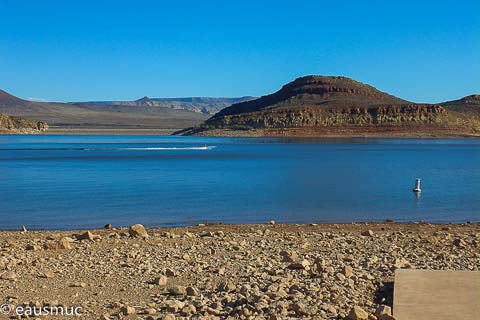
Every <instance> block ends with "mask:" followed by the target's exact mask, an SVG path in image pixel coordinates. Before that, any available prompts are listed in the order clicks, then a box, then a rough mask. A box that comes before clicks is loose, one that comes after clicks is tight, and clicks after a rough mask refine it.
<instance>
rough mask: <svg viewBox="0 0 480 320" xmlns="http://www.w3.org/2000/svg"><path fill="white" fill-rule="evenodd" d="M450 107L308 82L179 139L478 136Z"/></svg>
mask: <svg viewBox="0 0 480 320" xmlns="http://www.w3.org/2000/svg"><path fill="white" fill-rule="evenodd" d="M452 103H453V102H452ZM447 104H448V103H447ZM447 104H445V106H442V105H440V104H437V105H435V104H417V103H413V102H409V101H406V100H403V99H400V98H397V97H395V96H392V95H389V94H387V93H384V92H381V91H379V90H377V89H375V88H374V87H372V86H369V85H366V84H363V83H361V82H358V81H355V80H352V79H349V78H346V77H331V76H306V77H301V78H298V79H296V80H294V81H293V82H290V83H288V84H286V85H284V86H283V87H282V88H281V89H280V90H279V91H277V92H275V93H273V94H270V95H267V96H263V97H261V98H259V99H256V100H252V101H247V102H242V103H238V104H234V105H232V106H231V107H229V108H226V109H224V110H222V111H220V112H219V113H217V114H216V115H215V116H213V117H211V118H210V119H208V120H207V121H205V122H204V123H203V124H202V125H201V126H199V127H196V128H192V129H189V130H184V131H181V132H179V133H180V134H198V135H253V136H258V135H262V136H277V135H280V136H284V135H287V136H288V135H299V136H323V135H339V136H346V135H348V136H356V135H360V136H363V135H401V136H405V135H415V136H416V135H422V136H425V135H458V134H460V135H464V134H465V135H471V134H473V135H474V134H478V131H477V130H476V129H477V128H476V127H475V124H474V121H473V120H472V117H471V116H468V115H467V116H465V109H466V108H463V109H462V108H457V109H458V110H455V111H454V110H453V108H454V107H453V104H450V105H448V106H447ZM472 108H473V109H474V110H477V109H478V108H477V107H472ZM460 109H461V110H460Z"/></svg>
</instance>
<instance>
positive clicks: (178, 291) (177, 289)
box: [168, 286, 187, 296]
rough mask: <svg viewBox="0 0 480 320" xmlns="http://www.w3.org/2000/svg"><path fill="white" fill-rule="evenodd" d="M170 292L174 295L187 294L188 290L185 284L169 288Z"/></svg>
mask: <svg viewBox="0 0 480 320" xmlns="http://www.w3.org/2000/svg"><path fill="white" fill-rule="evenodd" d="M168 293H170V294H171V295H174V296H185V295H186V294H187V290H186V289H185V287H183V286H173V287H170V288H168Z"/></svg>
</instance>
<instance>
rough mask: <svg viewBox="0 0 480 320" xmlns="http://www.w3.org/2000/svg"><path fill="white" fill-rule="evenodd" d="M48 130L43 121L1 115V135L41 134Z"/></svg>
mask: <svg viewBox="0 0 480 320" xmlns="http://www.w3.org/2000/svg"><path fill="white" fill-rule="evenodd" d="M47 130H48V125H47V124H46V123H45V122H42V121H35V120H28V119H22V118H18V117H12V116H7V115H5V114H1V113H0V133H12V134H16V133H39V132H44V131H47Z"/></svg>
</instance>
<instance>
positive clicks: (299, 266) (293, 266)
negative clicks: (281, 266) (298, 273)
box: [288, 260, 310, 270]
mask: <svg viewBox="0 0 480 320" xmlns="http://www.w3.org/2000/svg"><path fill="white" fill-rule="evenodd" d="M309 266H310V262H308V260H302V261H299V262H294V263H292V264H290V265H289V266H288V268H289V269H293V270H304V269H307V268H308V267H309Z"/></svg>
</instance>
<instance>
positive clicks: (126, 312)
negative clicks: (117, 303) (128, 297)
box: [120, 307, 136, 316]
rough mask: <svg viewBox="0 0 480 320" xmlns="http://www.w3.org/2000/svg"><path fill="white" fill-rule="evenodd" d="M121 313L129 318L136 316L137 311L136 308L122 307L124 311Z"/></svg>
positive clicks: (121, 310)
mask: <svg viewBox="0 0 480 320" xmlns="http://www.w3.org/2000/svg"><path fill="white" fill-rule="evenodd" d="M120 312H121V313H122V314H123V315H125V316H129V315H132V314H135V313H136V310H135V308H134V307H122V309H120Z"/></svg>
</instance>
